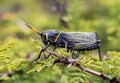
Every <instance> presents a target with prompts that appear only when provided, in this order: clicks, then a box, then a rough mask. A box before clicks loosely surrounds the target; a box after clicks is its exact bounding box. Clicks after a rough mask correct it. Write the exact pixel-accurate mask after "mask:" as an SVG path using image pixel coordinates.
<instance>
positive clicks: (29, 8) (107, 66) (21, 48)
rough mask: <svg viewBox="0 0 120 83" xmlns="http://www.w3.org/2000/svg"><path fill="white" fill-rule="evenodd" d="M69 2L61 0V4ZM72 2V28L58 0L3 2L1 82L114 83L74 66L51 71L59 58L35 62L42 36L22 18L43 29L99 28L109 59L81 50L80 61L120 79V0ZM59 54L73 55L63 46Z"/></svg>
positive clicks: (0, 8)
mask: <svg viewBox="0 0 120 83" xmlns="http://www.w3.org/2000/svg"><path fill="white" fill-rule="evenodd" d="M64 1H65V0H61V4H63V3H64ZM68 2H69V6H68V8H67V15H65V16H64V17H63V18H64V20H65V22H67V23H68V24H69V27H65V26H63V25H62V24H61V23H60V18H61V16H60V12H58V11H57V9H56V8H55V5H54V4H55V0H20V1H19V0H17V1H16V0H1V1H0V82H2V83H32V82H35V83H39V82H42V83H110V81H109V80H105V79H103V78H101V77H99V76H95V75H92V74H90V73H87V72H85V71H82V70H80V69H78V68H75V67H74V66H71V67H69V68H68V67H65V68H64V66H63V64H56V65H55V66H54V67H53V69H51V66H52V64H53V62H54V61H55V60H57V59H58V58H56V57H50V58H49V59H47V60H39V61H38V62H37V63H35V64H33V63H32V60H34V59H35V58H36V57H37V56H38V54H39V51H40V50H41V48H42V47H43V46H44V45H43V43H42V41H41V39H40V37H39V36H38V35H37V34H35V33H33V32H32V31H31V30H29V29H26V28H24V27H23V26H22V25H21V22H20V17H24V18H25V19H27V21H29V22H30V23H31V24H32V25H34V26H35V27H36V28H37V29H38V30H39V31H44V30H51V29H55V30H63V31H70V32H76V31H77V32H82V31H85V32H91V31H92V32H98V34H99V37H100V39H101V41H102V45H101V50H102V55H103V56H104V61H102V62H100V61H99V59H98V54H97V51H91V52H87V53H86V52H85V53H82V56H81V57H80V60H81V62H79V64H81V65H82V66H84V67H86V68H90V69H92V70H94V71H97V72H100V73H104V74H106V75H108V76H109V77H110V78H111V79H112V78H114V77H116V78H117V79H118V80H119V81H120V67H119V66H120V46H119V43H120V28H119V26H120V23H119V21H120V15H119V13H120V9H119V8H120V0H106V1H105V0H68ZM49 49H50V48H49ZM56 52H57V53H58V54H61V55H64V56H68V57H69V58H71V54H70V53H67V52H66V49H61V48H60V49H57V50H56ZM63 69H64V70H63ZM62 70H63V71H62Z"/></svg>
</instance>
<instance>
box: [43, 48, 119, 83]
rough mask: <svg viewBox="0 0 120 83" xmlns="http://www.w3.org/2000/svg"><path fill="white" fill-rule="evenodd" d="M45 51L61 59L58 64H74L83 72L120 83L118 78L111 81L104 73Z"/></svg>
mask: <svg viewBox="0 0 120 83" xmlns="http://www.w3.org/2000/svg"><path fill="white" fill-rule="evenodd" d="M45 51H46V52H48V53H50V54H52V55H53V56H55V57H58V58H60V60H59V62H58V61H57V63H63V64H66V65H69V64H71V63H72V66H75V67H77V68H79V69H81V70H82V71H85V72H88V73H90V74H93V75H96V76H99V77H101V78H103V79H107V80H109V81H110V83H119V81H118V79H117V78H116V77H114V78H112V79H110V77H109V76H108V75H106V74H104V73H100V72H97V71H94V70H92V69H89V68H86V67H84V66H82V65H80V64H79V63H77V62H76V61H72V60H70V59H69V58H68V57H65V56H62V55H60V54H58V53H56V52H53V51H47V50H45ZM55 63H56V62H55ZM55 63H54V64H55Z"/></svg>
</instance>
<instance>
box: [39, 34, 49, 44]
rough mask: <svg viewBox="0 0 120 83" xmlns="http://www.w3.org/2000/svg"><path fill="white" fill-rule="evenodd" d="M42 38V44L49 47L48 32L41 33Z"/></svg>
mask: <svg viewBox="0 0 120 83" xmlns="http://www.w3.org/2000/svg"><path fill="white" fill-rule="evenodd" d="M40 36H41V39H42V42H43V43H44V44H45V45H48V33H47V32H42V33H40Z"/></svg>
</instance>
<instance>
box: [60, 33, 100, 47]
mask: <svg viewBox="0 0 120 83" xmlns="http://www.w3.org/2000/svg"><path fill="white" fill-rule="evenodd" d="M61 37H62V38H63V39H64V40H65V41H66V42H68V45H69V46H88V45H92V44H95V43H96V42H97V40H98V34H97V33H96V32H63V33H62V35H61Z"/></svg>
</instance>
